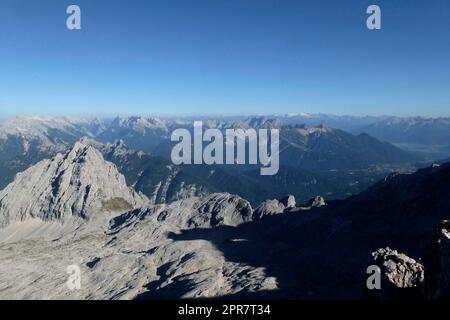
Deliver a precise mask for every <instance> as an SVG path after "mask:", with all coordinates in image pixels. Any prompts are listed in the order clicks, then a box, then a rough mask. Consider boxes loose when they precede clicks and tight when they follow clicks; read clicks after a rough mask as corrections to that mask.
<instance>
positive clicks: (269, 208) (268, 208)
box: [254, 195, 296, 219]
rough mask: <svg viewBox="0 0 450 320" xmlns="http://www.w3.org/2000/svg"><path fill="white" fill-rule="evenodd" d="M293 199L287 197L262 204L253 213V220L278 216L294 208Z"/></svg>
mask: <svg viewBox="0 0 450 320" xmlns="http://www.w3.org/2000/svg"><path fill="white" fill-rule="evenodd" d="M295 205H296V202H295V197H294V196H292V195H288V196H286V197H284V198H281V199H272V200H266V201H264V202H262V203H261V204H260V205H259V206H258V207H257V208H256V209H255V212H254V217H255V219H261V218H264V217H267V216H273V215H275V214H280V213H283V212H285V211H286V210H288V209H293V208H295Z"/></svg>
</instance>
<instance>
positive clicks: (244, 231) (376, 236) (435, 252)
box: [0, 139, 450, 299]
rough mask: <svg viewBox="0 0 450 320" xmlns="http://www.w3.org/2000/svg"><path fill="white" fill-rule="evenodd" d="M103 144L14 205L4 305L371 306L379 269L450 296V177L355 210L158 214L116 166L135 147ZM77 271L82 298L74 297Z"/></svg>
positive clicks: (427, 175) (328, 205) (71, 155)
mask: <svg viewBox="0 0 450 320" xmlns="http://www.w3.org/2000/svg"><path fill="white" fill-rule="evenodd" d="M93 144H94V142H92V141H90V140H89V139H82V140H81V141H78V142H76V143H75V144H74V145H73V146H72V148H71V149H70V150H68V151H67V152H66V153H64V154H61V153H60V154H57V155H56V156H54V157H53V158H51V159H48V160H42V161H40V162H38V163H37V164H35V165H33V166H31V167H30V168H28V169H26V170H25V171H24V172H22V173H20V174H18V175H17V176H16V178H15V179H14V181H13V182H12V183H10V184H9V185H8V186H7V187H6V188H5V189H4V190H3V191H2V192H1V193H0V217H1V220H0V221H1V227H0V258H1V261H2V263H1V264H0V296H1V297H8V298H21V299H23V298H25V299H36V298H41V299H42V298H52V299H57V298H65V299H80V298H82V299H164V298H188V297H191V298H199V297H203V298H205V297H207V298H213V297H216V298H217V297H221V298H248V297H259V298H301V299H337V298H346V299H349V298H350V299H354V298H367V297H370V295H369V294H368V293H367V291H366V290H365V289H364V284H365V277H367V274H366V273H365V271H366V266H367V265H368V264H370V263H377V264H379V265H380V267H381V268H383V281H384V282H383V283H387V284H388V285H389V286H391V287H393V288H395V289H396V290H399V291H398V292H400V293H395V294H396V295H397V294H399V296H402V293H403V292H408V294H409V292H410V290H413V291H414V292H415V294H416V295H422V294H423V295H425V294H426V296H428V297H433V298H440V297H445V293H446V292H447V291H446V290H447V288H449V287H450V286H449V283H448V281H447V280H446V279H448V277H446V272H448V271H447V270H446V269H442V267H439V266H442V265H443V263H446V261H447V260H445V259H446V258H445V257H447V256H448V251H443V250H447V249H446V248H447V247H436V244H435V243H436V242H435V241H437V240H436V239H441V240H440V241H441V242H440V243H442V241H444V240H445V239H446V238H445V237H446V235H445V234H446V233H440V232H441V231H440V230H441V228H438V226H439V225H440V223H441V221H442V220H444V219H446V218H448V212H449V209H450V202H449V200H448V199H449V198H448V196H447V194H448V192H449V190H450V185H449V181H450V164H443V165H433V166H430V167H427V168H424V169H420V170H418V171H417V172H415V173H413V174H398V173H395V174H391V175H388V176H386V177H385V178H384V179H382V180H380V181H379V182H378V183H376V184H374V185H373V186H372V187H370V188H368V189H367V190H366V191H364V192H362V193H360V194H358V195H354V196H352V197H349V198H348V199H345V200H333V201H328V200H325V199H323V198H320V197H316V198H314V199H312V200H311V201H309V202H308V203H302V202H300V201H297V199H295V197H294V196H289V197H284V198H280V199H272V200H266V201H263V202H262V203H261V204H259V205H257V206H253V205H252V204H251V203H250V202H249V201H247V200H245V199H244V198H242V197H240V196H238V195H232V194H229V193H223V192H221V193H208V194H202V195H199V196H189V197H186V198H183V199H180V200H177V201H174V202H170V203H159V204H158V203H155V202H154V201H152V199H149V198H147V197H145V196H144V195H142V194H139V193H138V192H137V191H135V190H134V189H133V187H132V186H130V185H127V184H126V181H125V177H124V176H122V174H121V173H119V170H118V166H116V165H115V164H113V163H112V162H109V161H107V160H105V158H104V156H103V153H105V154H107V152H106V150H110V152H113V153H116V156H119V155H120V154H122V155H123V153H122V151H123V150H122V151H119V150H120V149H121V148H123V146H121V145H120V144H119V145H115V146H111V145H109V146H105V145H102V144H100V145H97V147H99V148H100V149H101V148H104V150H103V151H101V150H99V149H97V148H96V147H95V146H93ZM114 147H116V148H114ZM113 150H114V151H113ZM124 152H129V151H127V150H125V151H124ZM137 156H139V155H137ZM436 229H437V230H438V232H437V231H436ZM436 237H439V238H436ZM442 239H443V240H442ZM387 246H389V247H392V248H396V249H397V250H400V251H401V252H406V253H407V254H408V255H409V256H412V257H413V258H409V257H407V256H406V255H402V254H400V253H399V252H397V251H392V250H391V249H381V248H385V247H387ZM372 252H374V254H373V255H372ZM375 253H376V254H375ZM421 257H424V258H423V262H422V260H421V259H420V258H421ZM371 259H374V260H373V261H372V262H371ZM411 259H412V260H411ZM414 259H415V260H414ZM392 261H395V263H396V265H398V268H394V269H393V268H392V267H388V266H390V265H391V264H392V263H393V262H392ZM421 263H423V264H424V266H425V267H423V268H422V267H421ZM70 265H77V266H78V267H79V268H80V270H81V272H82V283H81V289H80V290H74V291H71V290H68V289H67V286H66V285H65V281H66V279H67V274H66V268H67V266H70ZM49 270H51V272H49ZM407 272H408V273H407ZM398 279H405V280H403V281H396V280H398ZM407 279H411V280H407ZM403 289H404V290H403ZM405 290H406V291H405ZM395 292H397V291H395ZM422 292H425V293H422ZM389 294H392V293H391V292H389ZM380 296H381V297H385V296H383V295H381V293H380ZM407 296H408V295H407Z"/></svg>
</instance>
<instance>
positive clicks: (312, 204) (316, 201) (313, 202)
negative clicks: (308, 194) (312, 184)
mask: <svg viewBox="0 0 450 320" xmlns="http://www.w3.org/2000/svg"><path fill="white" fill-rule="evenodd" d="M326 205H327V203H326V202H325V199H324V198H323V197H321V196H316V197H314V198H312V199H310V200H309V201H308V203H307V204H306V205H305V206H304V208H320V207H323V206H326Z"/></svg>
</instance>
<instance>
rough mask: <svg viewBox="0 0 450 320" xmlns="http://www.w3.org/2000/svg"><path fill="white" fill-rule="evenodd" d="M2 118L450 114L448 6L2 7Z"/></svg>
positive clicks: (13, 2) (414, 2)
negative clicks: (373, 11) (375, 22)
mask: <svg viewBox="0 0 450 320" xmlns="http://www.w3.org/2000/svg"><path fill="white" fill-rule="evenodd" d="M70 4H77V5H79V6H80V7H81V10H82V30H79V31H69V30H67V29H66V18H67V14H66V8H67V6H68V5H70ZM370 4H378V5H379V6H380V7H381V10H382V30H380V31H370V30H368V29H367V28H366V18H367V16H368V15H367V14H366V9H367V7H368V6H369V5H370ZM0 110H1V111H0V113H1V114H19V113H20V114H57V115H67V114H97V115H98V114H108V115H111V114H148V113H152V114H155V113H162V114H176V113H182V114H199V113H209V114H215V113H217V114H239V113H245V114H252V113H253V114H271V113H288V112H310V113H318V112H322V113H333V114H354V115H366V114H368V115H381V114H390V115H424V116H450V1H448V0H430V1H425V0H423V1H422V0H388V1H385V0H371V1H365V0H345V1H344V0H341V1H337V0H311V1H300V0H296V1H287V0H279V1H276V0H179V1H175V0H160V1H148V0H146V1H144V0H142V1H138V0H128V1H111V0H108V1H106V0H72V1H65V0H54V1H50V0H1V2H0Z"/></svg>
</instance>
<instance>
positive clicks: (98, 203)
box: [0, 142, 147, 227]
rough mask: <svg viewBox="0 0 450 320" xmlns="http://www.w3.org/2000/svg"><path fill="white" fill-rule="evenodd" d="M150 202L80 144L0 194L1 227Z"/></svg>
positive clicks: (43, 163) (19, 176) (86, 215)
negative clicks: (25, 221)
mask: <svg viewBox="0 0 450 320" xmlns="http://www.w3.org/2000/svg"><path fill="white" fill-rule="evenodd" d="M146 201H147V198H146V197H145V196H143V195H141V194H138V193H136V192H135V191H134V190H133V189H131V188H129V187H127V185H126V182H125V178H124V177H123V175H121V174H120V173H119V172H118V170H117V168H116V166H115V165H114V164H112V163H109V162H107V161H105V160H104V159H103V156H102V154H101V153H100V152H99V151H98V150H96V149H95V148H93V147H91V146H88V145H86V144H84V143H82V142H77V143H76V144H75V146H74V147H73V149H72V150H70V151H69V152H68V153H66V154H65V155H62V154H57V155H56V156H55V157H54V158H53V159H51V160H43V161H41V162H39V163H37V164H36V165H34V166H32V167H30V168H29V169H27V170H25V171H24V172H22V173H19V174H17V176H16V178H15V180H14V181H13V182H12V183H10V184H9V185H8V186H7V187H6V188H5V189H4V190H2V191H1V192H0V227H4V226H6V225H7V224H9V223H10V222H12V221H24V220H26V219H29V218H38V219H41V220H44V221H54V220H57V221H60V222H64V221H65V220H66V219H67V218H68V217H76V218H81V219H85V220H88V219H90V218H91V217H92V216H93V215H98V214H101V213H102V212H109V213H111V212H118V213H120V212H124V211H127V210H130V209H132V208H135V207H137V206H142V205H143V204H144V203H145V202H146Z"/></svg>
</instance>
